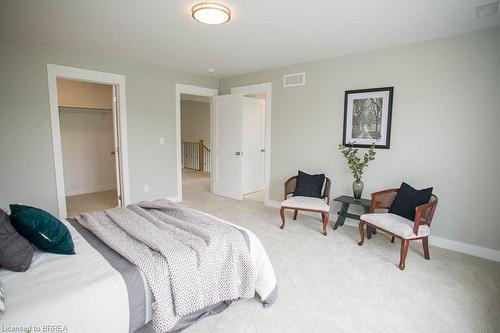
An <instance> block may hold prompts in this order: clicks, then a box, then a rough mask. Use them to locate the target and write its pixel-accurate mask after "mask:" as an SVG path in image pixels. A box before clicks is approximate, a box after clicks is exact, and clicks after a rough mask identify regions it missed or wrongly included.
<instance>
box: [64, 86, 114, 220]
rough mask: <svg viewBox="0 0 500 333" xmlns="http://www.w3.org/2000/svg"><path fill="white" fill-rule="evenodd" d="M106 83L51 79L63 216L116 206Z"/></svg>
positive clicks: (109, 94)
mask: <svg viewBox="0 0 500 333" xmlns="http://www.w3.org/2000/svg"><path fill="white" fill-rule="evenodd" d="M114 94H115V93H114V87H113V86H112V85H106V84H100V83H91V82H83V81H76V80H67V79H57V97H58V108H59V126H60V129H61V148H62V158H63V169H64V170H63V171H64V189H65V193H66V198H65V199H66V211H67V216H69V217H71V216H75V215H78V214H80V213H83V212H89V211H93V210H100V209H106V208H112V207H116V206H119V205H120V203H119V192H120V191H119V186H118V185H119V182H118V181H117V179H118V175H119V164H118V163H117V161H116V160H117V159H116V146H117V145H116V144H115V140H116V137H115V134H116V131H115V130H114V127H115V126H114V121H115V117H114V107H113V104H114V102H113V96H114Z"/></svg>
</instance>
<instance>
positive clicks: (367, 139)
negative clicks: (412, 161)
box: [342, 87, 394, 149]
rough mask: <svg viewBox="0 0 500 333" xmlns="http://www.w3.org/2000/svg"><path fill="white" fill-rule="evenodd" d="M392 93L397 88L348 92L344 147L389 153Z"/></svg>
mask: <svg viewBox="0 0 500 333" xmlns="http://www.w3.org/2000/svg"><path fill="white" fill-rule="evenodd" d="M393 92H394V87H384V88H373V89H362V90H348V91H346V92H345V99H344V135H343V139H342V144H343V145H352V146H353V147H360V148H369V147H370V146H371V145H372V144H373V143H375V147H376V148H382V149H389V147H390V143H391V114H392V95H393Z"/></svg>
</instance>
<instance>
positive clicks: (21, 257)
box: [0, 209, 33, 272]
mask: <svg viewBox="0 0 500 333" xmlns="http://www.w3.org/2000/svg"><path fill="white" fill-rule="evenodd" d="M32 259H33V247H32V246H31V244H30V242H28V240H26V239H25V238H24V237H23V236H21V235H20V234H19V233H18V232H17V231H16V229H14V227H13V226H12V224H11V223H10V218H9V215H7V214H6V213H5V212H4V211H3V210H1V209H0V267H4V268H6V269H9V270H11V271H14V272H24V271H26V270H27V269H28V268H29V267H30V265H31V260H32Z"/></svg>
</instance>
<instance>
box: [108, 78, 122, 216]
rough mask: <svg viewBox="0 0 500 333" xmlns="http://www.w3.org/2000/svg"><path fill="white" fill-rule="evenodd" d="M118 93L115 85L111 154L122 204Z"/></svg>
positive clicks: (119, 199) (118, 203) (117, 190)
mask: <svg viewBox="0 0 500 333" xmlns="http://www.w3.org/2000/svg"><path fill="white" fill-rule="evenodd" d="M117 100H118V98H117V93H116V86H113V103H112V105H113V110H112V114H113V140H114V149H113V151H112V152H111V154H113V155H114V157H115V170H116V194H117V198H118V202H117V205H118V206H120V207H121V206H122V204H123V202H122V193H121V186H122V179H121V174H122V172H121V168H120V154H121V152H120V135H119V131H118V126H119V123H120V122H119V119H118V104H117Z"/></svg>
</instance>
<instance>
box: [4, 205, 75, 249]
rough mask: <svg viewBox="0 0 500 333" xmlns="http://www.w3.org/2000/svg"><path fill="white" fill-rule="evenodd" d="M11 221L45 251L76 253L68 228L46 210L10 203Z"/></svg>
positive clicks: (23, 234) (21, 232) (27, 237)
mask: <svg viewBox="0 0 500 333" xmlns="http://www.w3.org/2000/svg"><path fill="white" fill-rule="evenodd" d="M10 211H11V214H10V221H11V223H12V225H13V226H14V228H15V229H16V230H17V232H19V233H20V234H21V235H22V236H23V237H24V238H26V239H27V240H29V241H30V242H31V243H32V244H33V245H35V246H36V247H37V248H39V249H40V250H42V251H45V252H51V253H58V254H75V246H74V244H73V239H71V234H70V232H69V230H68V228H67V227H66V226H65V225H64V224H63V223H61V221H59V220H58V219H57V218H56V217H54V216H52V215H51V214H49V213H47V212H46V211H44V210H41V209H38V208H34V207H30V206H24V205H10Z"/></svg>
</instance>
